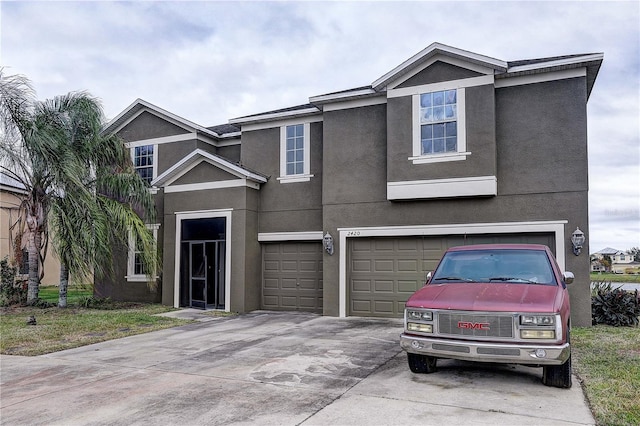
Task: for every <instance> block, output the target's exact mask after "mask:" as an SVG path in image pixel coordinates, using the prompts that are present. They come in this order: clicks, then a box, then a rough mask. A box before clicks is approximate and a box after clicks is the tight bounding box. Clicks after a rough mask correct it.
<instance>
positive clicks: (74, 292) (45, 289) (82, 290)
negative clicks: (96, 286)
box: [38, 285, 93, 305]
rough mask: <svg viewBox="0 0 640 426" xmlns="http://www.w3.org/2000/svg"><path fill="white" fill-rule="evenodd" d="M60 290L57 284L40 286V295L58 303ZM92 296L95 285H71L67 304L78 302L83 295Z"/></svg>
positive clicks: (47, 300)
mask: <svg viewBox="0 0 640 426" xmlns="http://www.w3.org/2000/svg"><path fill="white" fill-rule="evenodd" d="M58 292H59V288H58V287H57V286H53V285H48V286H40V291H39V293H38V297H39V298H40V299H42V300H44V301H46V302H49V303H52V304H54V305H57V304H58ZM91 296H93V287H92V286H91V285H73V286H69V289H68V290H67V304H68V305H72V304H74V303H77V302H78V301H79V300H80V299H82V298H83V297H91Z"/></svg>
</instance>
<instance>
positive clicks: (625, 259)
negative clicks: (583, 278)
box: [591, 247, 640, 274]
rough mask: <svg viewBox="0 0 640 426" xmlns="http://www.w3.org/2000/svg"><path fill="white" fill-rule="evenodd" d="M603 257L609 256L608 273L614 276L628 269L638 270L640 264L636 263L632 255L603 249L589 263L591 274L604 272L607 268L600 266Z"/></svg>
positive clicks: (611, 249)
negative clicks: (609, 265)
mask: <svg viewBox="0 0 640 426" xmlns="http://www.w3.org/2000/svg"><path fill="white" fill-rule="evenodd" d="M604 256H609V258H610V259H611V268H609V271H611V272H613V273H616V274H623V273H625V271H627V270H629V269H632V270H633V269H639V270H640V262H636V261H635V260H634V259H635V258H634V256H633V255H632V254H628V253H627V252H624V251H622V250H618V249H614V248H611V247H607V248H604V249H602V250H600V251H597V252H595V253H594V254H593V257H594V260H592V262H591V270H592V271H593V272H606V271H607V268H606V267H605V265H603V264H602V262H601V261H602V259H603V258H604Z"/></svg>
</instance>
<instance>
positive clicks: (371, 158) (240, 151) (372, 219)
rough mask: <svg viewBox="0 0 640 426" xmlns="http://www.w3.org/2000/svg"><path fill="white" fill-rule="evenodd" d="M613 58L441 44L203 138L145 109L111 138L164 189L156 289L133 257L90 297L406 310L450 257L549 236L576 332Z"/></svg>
mask: <svg viewBox="0 0 640 426" xmlns="http://www.w3.org/2000/svg"><path fill="white" fill-rule="evenodd" d="M602 59H603V55H602V54H584V55H569V56H561V57H553V58H541V59H533V60H521V61H514V62H506V61H503V60H499V59H494V58H490V57H487V56H483V55H480V54H476V53H472V52H467V51H464V50H460V49H457V48H454V47H449V46H445V45H441V44H437V43H434V44H432V45H430V46H429V47H427V48H426V49H424V50H422V51H421V52H419V53H418V54H416V55H415V56H413V57H411V58H410V59H408V60H407V61H405V62H404V63H402V64H400V65H399V66H397V67H396V68H394V69H393V70H391V71H390V72H388V73H387V74H385V75H383V76H382V77H380V78H378V79H376V80H375V81H374V82H373V83H372V84H370V85H367V86H364V87H358V88H355V89H351V90H344V91H339V92H335V93H329V94H326V95H320V96H312V97H311V98H310V99H309V103H308V104H305V105H299V106H294V107H290V108H285V109H281V110H277V111H268V112H264V113H260V114H255V115H250V116H246V117H240V118H235V119H232V120H230V121H229V124H228V125H223V126H217V127H208V128H207V127H203V126H200V125H197V124H195V123H192V122H190V121H188V120H186V119H184V118H181V117H178V116H176V115H174V114H172V113H170V112H168V111H165V110H163V109H161V108H158V107H156V106H154V105H151V104H149V103H148V102H145V101H143V100H137V101H135V102H134V103H133V104H132V105H131V106H129V107H128V108H127V109H126V110H124V111H123V112H122V113H121V114H120V115H118V116H117V117H116V118H115V119H114V120H112V121H111V122H110V123H109V125H108V126H107V128H106V130H105V131H107V132H111V133H117V134H119V135H120V136H121V137H122V138H123V139H124V140H125V141H127V144H128V147H129V148H131V153H132V156H133V158H134V161H135V164H136V167H137V168H139V170H140V174H141V175H142V176H144V177H146V178H147V180H148V181H149V182H150V185H151V187H152V191H153V192H154V193H155V194H156V195H155V197H156V202H157V207H158V220H157V223H155V224H150V226H152V227H153V229H154V230H155V231H156V233H157V238H158V242H159V245H160V247H161V248H162V251H163V268H162V271H161V280H160V281H161V284H160V286H159V287H158V289H157V290H156V291H155V292H154V291H152V290H149V289H148V287H147V285H146V283H145V282H144V276H143V275H142V274H141V272H142V271H141V270H140V267H139V266H138V267H137V263H136V261H135V259H136V255H135V247H130V248H129V255H128V261H127V259H125V258H123V259H122V261H121V262H119V263H118V264H117V265H115V266H116V271H117V274H116V276H114V277H113V278H112V279H111V280H106V281H101V282H99V283H96V292H97V293H98V294H101V295H103V296H111V297H113V298H119V299H123V298H126V299H131V300H147V301H161V302H162V303H164V304H167V305H172V306H176V307H179V306H194V307H205V308H216V309H224V310H230V311H238V312H246V311H251V310H255V309H269V310H302V311H312V312H317V313H321V314H324V315H331V316H380V317H400V316H402V314H403V308H404V302H405V301H406V299H407V298H408V297H409V296H410V295H411V294H412V293H413V292H414V291H415V290H417V289H418V288H420V287H421V286H422V285H423V283H424V280H425V275H426V273H427V271H430V270H433V269H434V267H435V266H436V262H437V261H438V259H439V258H440V256H441V254H442V253H443V251H444V250H445V249H446V248H447V247H450V246H454V245H462V244H473V243H484V242H491V243H497V242H507V243H509V242H511V243H540V244H545V245H548V246H549V247H550V248H551V249H552V250H553V251H554V253H555V255H556V257H557V259H558V261H559V264H560V267H561V268H563V269H565V268H566V269H567V270H571V271H573V272H574V273H575V275H576V283H575V284H573V285H572V286H571V288H570V290H571V296H572V305H573V306H572V309H573V318H574V324H575V325H588V324H591V309H590V297H589V275H588V274H589V256H588V255H587V254H586V252H587V250H584V252H585V253H583V254H582V255H580V256H575V255H574V254H573V253H572V247H571V241H570V238H571V234H572V232H573V231H574V230H575V229H576V228H577V227H579V228H580V229H581V230H582V231H584V233H585V235H586V236H587V239H588V236H589V228H588V226H589V225H588V203H587V201H588V163H587V113H586V104H587V100H588V98H589V94H590V93H591V90H592V88H593V85H594V82H595V79H596V76H597V74H598V71H599V68H600V65H601V63H602ZM283 84H285V83H283ZM194 102H197V99H194ZM323 238H325V239H326V240H327V241H326V242H327V245H329V244H330V243H331V241H328V240H329V239H332V245H333V250H330V249H328V247H327V250H323ZM585 247H588V243H587V244H585Z"/></svg>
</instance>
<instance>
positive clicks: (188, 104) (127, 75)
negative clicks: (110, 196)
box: [0, 1, 640, 249]
mask: <svg viewBox="0 0 640 426" xmlns="http://www.w3.org/2000/svg"><path fill="white" fill-rule="evenodd" d="M0 19H1V24H2V25H0V28H1V29H0V31H1V33H0V38H1V40H0V41H1V43H0V47H1V51H0V54H1V55H0V57H1V61H2V65H3V66H8V67H10V68H8V69H7V72H9V73H22V74H25V75H27V76H28V77H29V78H30V79H31V80H32V81H33V83H34V86H35V87H36V89H37V91H38V96H39V97H40V98H48V97H52V96H55V95H59V94H63V93H66V92H69V91H73V90H88V91H89V92H91V93H92V94H93V95H95V96H98V97H100V98H101V99H102V100H103V103H104V107H105V111H106V113H107V115H108V116H109V117H115V116H116V115H117V114H119V113H120V112H121V111H122V110H123V109H124V108H126V107H127V106H128V105H129V104H131V102H133V101H134V100H135V99H136V98H142V99H145V100H147V101H149V102H151V103H153V104H156V105H158V106H159V107H161V108H164V109H166V110H168V111H171V112H172V113H174V114H177V115H179V116H182V117H184V118H186V119H188V120H191V121H194V122H196V123H198V124H201V125H205V126H209V125H214V124H221V123H225V122H227V121H228V120H229V119H230V118H235V117H240V116H244V115H249V114H254V113H259V112H264V111H269V110H272V109H277V108H282V107H287V106H292V105H298V104H303V103H306V102H307V101H308V98H309V97H310V96H315V95H320V94H324V93H330V92H335V91H338V90H344V89H349V88H353V87H359V86H362V85H367V84H370V83H371V82H373V81H374V80H375V79H377V78H378V77H380V76H382V75H384V74H385V73H386V72H388V71H390V70H391V69H393V68H394V67H395V66H397V65H399V64H400V63H402V62H403V61H405V60H406V59H408V58H409V57H411V56H412V55H414V54H415V53H417V52H419V51H420V50H422V49H423V48H425V47H426V46H428V45H429V44H431V43H432V42H434V41H437V42H441V43H444V44H448V45H451V46H455V47H458V48H461V49H465V50H468V51H471V52H475V53H479V54H483V55H487V56H490V57H494V58H497V59H502V60H517V59H527V58H539V57H548V56H554V55H565V54H575V53H592V52H604V54H605V59H604V63H603V66H602V68H601V70H600V73H599V75H598V78H597V81H596V83H595V86H594V89H593V92H592V94H591V98H590V99H589V103H588V106H587V111H588V119H589V121H588V139H589V146H588V149H589V159H590V164H589V178H590V215H591V229H590V235H589V238H590V241H591V243H592V245H593V244H597V245H598V247H599V248H602V247H604V246H607V245H609V246H614V247H617V246H619V248H623V247H627V246H632V245H640V244H639V243H638V241H637V240H638V235H640V229H638V228H639V226H640V225H638V223H639V222H640V221H638V220H637V215H635V216H634V215H633V214H631V215H630V216H628V215H626V214H617V213H613V212H615V211H617V210H616V209H618V210H619V211H624V212H626V211H637V207H638V205H639V204H640V194H639V193H638V187H639V186H640V185H638V182H639V181H640V176H639V173H640V172H639V169H640V124H639V122H638V117H640V101H639V96H640V82H639V80H640V79H639V78H638V76H639V75H640V57H639V56H640V55H638V52H640V38H639V37H638V34H639V30H638V21H639V20H640V3H638V2H573V1H568V2H562V1H560V2H548V1H542V2H534V1H527V2H522V1H513V2H509V1H500V2H488V1H480V2H436V1H422V2H346V1H341V2H219V1H213V2H178V1H175V2H171V1H165V2H151V1H148V2H107V1H97V2H71V1H70V2H30V1H26V2H2V3H1V4H0ZM634 208H635V209H636V210H634ZM607 212H609V213H607ZM600 246H602V247H600ZM599 248H598V249H599Z"/></svg>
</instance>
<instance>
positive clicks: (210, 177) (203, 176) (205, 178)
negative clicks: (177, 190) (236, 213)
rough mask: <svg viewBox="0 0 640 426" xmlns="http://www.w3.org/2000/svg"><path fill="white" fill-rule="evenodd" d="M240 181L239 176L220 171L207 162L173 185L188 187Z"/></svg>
mask: <svg viewBox="0 0 640 426" xmlns="http://www.w3.org/2000/svg"><path fill="white" fill-rule="evenodd" d="M235 179H239V178H238V177H237V176H234V175H232V174H231V173H228V172H225V171H224V170H220V169H219V168H218V167H216V166H213V165H211V164H209V163H208V162H206V161H203V162H201V163H200V164H198V165H197V166H195V167H194V168H193V169H191V170H189V172H188V173H186V174H185V175H183V176H180V177H179V178H178V179H176V180H175V181H174V182H173V183H172V185H186V184H193V183H203V182H219V181H225V180H235Z"/></svg>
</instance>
